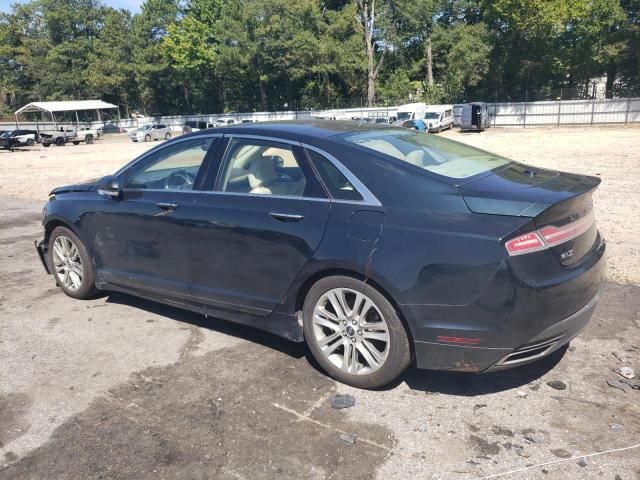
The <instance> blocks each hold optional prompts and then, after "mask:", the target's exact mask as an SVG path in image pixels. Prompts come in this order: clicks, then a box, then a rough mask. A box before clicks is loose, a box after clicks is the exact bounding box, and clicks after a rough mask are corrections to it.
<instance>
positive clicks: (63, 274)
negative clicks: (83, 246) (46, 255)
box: [53, 235, 84, 291]
mask: <svg viewBox="0 0 640 480" xmlns="http://www.w3.org/2000/svg"><path fill="white" fill-rule="evenodd" d="M53 266H54V268H55V271H56V275H57V277H58V280H59V281H60V282H62V283H63V284H64V286H65V287H67V288H68V289H69V290H72V291H76V290H78V289H79V288H80V287H81V286H82V278H83V275H84V269H83V267H82V259H81V258H80V252H79V250H78V247H77V246H76V244H75V243H73V241H72V240H71V239H70V238H68V237H65V236H64V235H60V236H59V237H57V238H56V239H55V240H54V242H53Z"/></svg>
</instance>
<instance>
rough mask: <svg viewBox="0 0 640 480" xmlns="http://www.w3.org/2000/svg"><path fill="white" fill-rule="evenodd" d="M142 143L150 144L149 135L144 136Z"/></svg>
mask: <svg viewBox="0 0 640 480" xmlns="http://www.w3.org/2000/svg"><path fill="white" fill-rule="evenodd" d="M144 141H145V142H150V141H151V135H148V134H147V135H145V136H144Z"/></svg>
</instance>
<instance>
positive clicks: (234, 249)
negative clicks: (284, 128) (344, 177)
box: [190, 137, 331, 319]
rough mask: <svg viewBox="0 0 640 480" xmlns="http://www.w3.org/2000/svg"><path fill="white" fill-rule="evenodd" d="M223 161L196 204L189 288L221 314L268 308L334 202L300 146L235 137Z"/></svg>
mask: <svg viewBox="0 0 640 480" xmlns="http://www.w3.org/2000/svg"><path fill="white" fill-rule="evenodd" d="M225 141H227V140H226V139H225ZM221 165H222V166H221V168H220V169H219V172H218V174H217V180H216V182H215V186H214V187H213V191H211V192H209V193H203V194H202V195H200V196H199V197H198V198H197V199H196V201H195V203H194V205H193V217H194V227H193V228H194V231H193V233H192V234H191V235H190V237H191V239H192V242H191V244H190V260H191V272H192V273H191V279H192V285H191V289H190V292H191V294H192V295H193V296H194V297H196V298H197V299H198V300H199V301H202V302H203V303H205V304H206V305H207V306H208V308H209V307H210V308H211V310H210V311H212V313H213V314H217V315H218V316H221V317H226V318H229V319H233V317H234V315H237V314H238V312H245V313H250V314H253V315H259V316H265V315H268V314H269V313H270V312H272V311H273V310H274V308H275V307H276V306H277V305H278V304H279V303H280V301H281V300H282V298H283V297H284V295H285V293H286V292H287V290H288V289H289V287H290V285H291V284H292V282H293V281H294V279H295V278H296V276H297V274H298V273H299V272H300V270H301V269H302V267H303V266H304V265H305V263H307V261H309V259H310V258H311V257H312V255H313V253H314V252H315V250H316V249H317V248H318V245H319V244H320V241H321V239H322V236H323V234H324V230H325V226H326V223H327V219H328V217H329V212H330V210H331V204H330V202H329V201H328V199H327V198H326V195H325V193H324V190H323V189H322V187H321V186H320V184H319V183H318V180H317V179H316V178H315V175H314V173H313V170H312V169H311V167H310V166H309V164H308V161H307V160H306V157H304V153H303V151H302V149H301V148H300V147H299V146H295V145H291V144H287V143H279V142H277V141H271V140H263V139H256V138H239V137H235V138H231V139H230V140H228V146H227V148H226V153H225V155H224V158H223V159H222V161H221Z"/></svg>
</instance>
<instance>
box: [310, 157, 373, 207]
mask: <svg viewBox="0 0 640 480" xmlns="http://www.w3.org/2000/svg"><path fill="white" fill-rule="evenodd" d="M307 155H309V158H310V159H311V162H312V163H313V166H314V167H315V168H316V170H317V171H318V174H319V175H320V178H322V182H323V183H324V185H325V187H326V188H327V190H329V194H330V195H331V197H332V198H335V199H336V200H352V201H361V200H362V195H360V193H359V192H358V191H357V190H356V188H355V187H354V186H353V184H352V183H351V182H350V181H349V180H348V179H347V177H345V176H344V175H343V173H342V172H341V171H340V170H338V167H336V166H335V165H334V164H333V163H332V162H331V161H330V160H329V159H327V158H325V157H324V156H323V155H320V154H319V153H317V152H314V151H313V150H307Z"/></svg>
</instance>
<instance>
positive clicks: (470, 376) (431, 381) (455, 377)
mask: <svg viewBox="0 0 640 480" xmlns="http://www.w3.org/2000/svg"><path fill="white" fill-rule="evenodd" d="M107 301H108V302H110V303H120V304H126V305H129V306H133V307H136V308H140V309H143V310H145V311H148V312H153V313H155V314H158V315H162V316H165V317H168V318H172V319H174V320H178V321H180V322H184V323H189V324H191V325H195V326H198V327H202V328H207V329H211V330H215V331H217V332H220V333H224V334H226V335H231V336H234V337H238V338H242V339H244V340H248V341H250V342H253V343H256V344H259V345H262V346H264V347H267V348H270V349H272V350H276V351H278V352H280V353H284V354H285V355H288V356H290V357H292V358H302V357H305V358H306V359H307V361H308V362H309V363H310V364H311V366H312V367H313V368H315V369H316V370H318V371H320V372H321V373H323V372H322V369H321V367H320V366H319V364H318V363H317V362H316V361H315V359H314V358H313V357H312V356H311V354H310V352H309V350H308V349H307V348H306V346H305V345H304V344H300V343H295V342H290V341H288V340H285V339H283V338H281V337H278V336H276V335H273V334H270V333H268V332H263V331H261V330H257V329H255V328H251V327H246V326H244V325H239V324H235V323H231V322H226V321H224V320H218V319H214V318H208V319H207V318H204V317H203V316H202V315H199V314H196V313H193V312H188V311H185V310H180V309H178V308H173V307H169V306H165V305H162V304H159V303H155V302H151V301H147V300H142V299H139V298H136V297H133V296H130V295H125V294H109V296H108V299H107ZM565 352H566V348H562V349H560V350H558V351H556V352H554V353H553V354H552V355H550V356H548V357H546V358H544V359H542V360H540V361H538V362H535V363H532V364H529V365H525V366H522V367H519V368H514V369H510V370H503V371H498V372H493V373H486V374H475V373H462V372H438V371H430V370H420V369H417V368H416V367H415V366H411V367H410V368H409V369H408V370H407V371H406V372H405V374H404V375H402V376H401V377H400V378H399V379H398V380H397V381H396V382H394V383H392V384H390V385H388V386H387V387H386V388H384V389H383V390H390V389H393V388H396V387H397V386H398V385H399V384H401V383H402V382H405V383H406V384H407V385H408V386H409V387H410V388H411V389H413V390H421V391H424V392H432V393H435V392H438V393H444V394H447V395H462V396H477V395H486V394H491V393H496V392H501V391H504V390H510V389H513V388H518V387H521V386H523V385H526V384H528V383H531V382H532V381H534V380H536V379H538V378H540V377H542V376H543V375H544V374H546V373H547V372H548V371H550V370H551V369H553V368H554V367H555V365H556V364H557V363H558V362H559V361H560V360H561V359H562V357H563V356H564V354H565Z"/></svg>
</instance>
